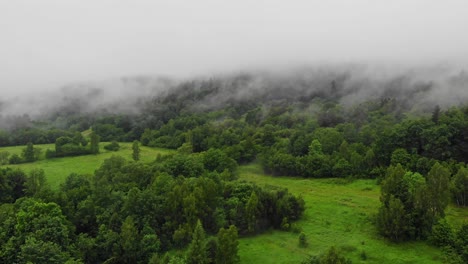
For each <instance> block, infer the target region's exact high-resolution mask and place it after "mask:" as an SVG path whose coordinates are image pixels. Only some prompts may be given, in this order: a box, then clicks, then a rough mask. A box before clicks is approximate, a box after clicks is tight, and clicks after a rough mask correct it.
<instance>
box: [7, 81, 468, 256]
mask: <svg viewBox="0 0 468 264" xmlns="http://www.w3.org/2000/svg"><path fill="white" fill-rule="evenodd" d="M463 76H464V75H463ZM463 76H462V77H463ZM462 77H460V78H462ZM348 78H349V76H347V75H346V74H334V75H326V76H325V77H321V78H319V79H314V78H310V79H297V80H296V79H292V80H291V79H287V78H286V79H281V78H279V79H269V80H268V81H266V82H265V83H263V84H262V85H260V86H261V87H260V88H255V87H254V85H255V84H256V80H257V79H255V78H254V77H253V76H251V75H248V74H241V75H238V76H234V77H229V78H227V77H226V78H224V79H223V78H219V79H206V80H193V81H187V82H183V83H180V84H178V85H176V86H174V87H171V88H169V89H167V90H165V91H163V92H161V93H160V94H159V95H157V96H154V97H151V98H146V99H142V100H141V103H140V104H138V105H135V108H138V111H136V112H132V113H125V112H121V113H109V112H106V111H100V112H86V111H81V110H80V109H81V108H76V109H73V108H60V109H57V110H56V111H55V112H52V113H48V114H47V115H44V116H43V117H42V118H41V119H36V120H32V119H30V118H29V117H28V116H9V117H8V118H6V119H5V118H4V119H3V120H8V122H7V123H8V125H5V126H2V127H5V129H3V130H0V146H17V145H25V147H24V150H23V152H22V153H21V154H19V155H18V154H10V153H8V152H6V151H1V149H0V164H3V165H4V166H2V167H1V169H0V203H1V207H0V219H1V221H0V222H1V226H0V241H1V242H0V246H1V251H0V262H2V263H28V262H32V263H238V262H239V261H240V260H239V256H238V251H237V248H238V238H239V237H248V236H256V235H258V234H261V233H263V232H265V231H268V230H272V229H278V230H290V231H291V230H292V231H294V230H296V231H298V233H299V234H298V241H299V242H298V243H299V246H301V247H307V246H308V242H307V237H306V236H305V234H304V233H301V232H300V228H299V227H298V226H297V225H296V224H295V222H296V221H297V220H299V219H300V218H301V216H302V215H303V213H304V210H305V206H306V204H305V202H304V199H303V198H302V197H300V196H297V195H294V194H292V193H290V192H289V191H288V189H286V188H284V187H281V186H273V185H266V186H260V185H257V184H254V183H252V182H247V181H241V180H238V176H239V174H238V167H239V166H240V165H245V164H250V163H252V162H256V163H259V164H261V167H262V169H263V171H264V172H265V173H266V174H270V175H274V176H277V177H281V176H292V177H298V178H303V179H311V178H339V179H343V180H346V181H353V180H355V179H376V180H377V182H378V183H379V184H380V187H381V198H380V202H381V205H380V208H379V210H378V211H376V212H375V217H374V219H373V224H374V225H375V227H376V230H377V232H378V234H376V235H378V236H380V237H381V239H384V240H388V241H389V242H390V243H401V242H404V241H416V240H417V241H421V240H424V241H427V243H430V244H432V245H435V246H437V247H440V248H442V249H443V251H444V252H445V254H446V256H447V259H448V260H450V261H451V263H466V262H467V261H468V223H467V222H466V220H467V219H464V220H465V222H464V224H462V225H461V226H451V225H450V224H449V223H448V222H447V221H446V220H445V219H444V217H445V213H444V212H445V210H446V208H447V206H448V205H449V204H452V205H454V206H457V207H460V208H466V206H467V205H468V168H467V165H466V163H467V162H468V105H466V104H465V105H464V104H459V105H451V106H448V105H447V106H442V107H440V106H439V105H438V104H437V103H432V102H425V103H423V102H422V101H420V100H418V99H417V98H418V97H419V98H424V97H425V94H426V93H429V92H430V91H431V89H434V88H433V87H432V86H431V82H410V81H408V80H407V79H405V78H397V79H394V80H391V81H388V82H386V83H383V84H380V86H379V87H378V89H380V90H379V91H380V93H379V94H378V96H374V97H367V98H363V99H361V100H356V102H353V103H349V102H347V103H345V101H344V99H345V98H349V97H350V96H351V95H353V94H357V92H358V90H359V86H357V84H356V85H355V86H349V85H346V80H347V79H348ZM463 78H466V77H463ZM362 85H365V84H362ZM263 86H266V87H267V88H265V87H263ZM412 98H416V99H414V100H412ZM11 124H15V125H14V126H12V125H11ZM100 141H102V142H108V143H106V145H105V149H106V150H108V151H117V150H118V149H119V144H118V142H133V144H132V153H133V154H132V160H131V161H129V160H127V159H125V158H123V157H121V156H118V155H115V156H112V157H111V158H109V159H107V160H105V161H104V162H103V163H102V165H101V166H100V167H99V168H97V169H96V171H95V172H94V174H92V175H79V174H75V173H74V174H71V175H63V178H64V179H65V180H64V182H63V184H61V185H60V187H59V188H58V189H54V188H51V187H50V183H48V182H47V180H46V176H45V175H44V171H43V170H41V169H40V168H38V169H35V170H33V171H31V172H24V171H22V170H19V169H14V168H10V167H9V166H8V165H9V164H21V163H30V162H36V161H37V160H38V159H42V158H44V159H50V160H54V159H61V158H64V157H68V156H79V155H100V154H99V153H100V149H99V146H100V145H99V142H100ZM46 143H47V144H55V145H54V146H55V149H54V150H50V149H48V150H47V151H46V152H45V153H41V151H40V150H39V149H37V148H35V145H37V144H46ZM140 144H141V145H142V146H148V147H159V148H166V149H173V150H175V151H174V153H173V154H169V155H161V156H157V157H154V158H153V159H152V160H153V161H152V162H150V163H146V162H142V161H140V155H141V154H140V150H139V149H140ZM465 210H466V209H465ZM365 258H366V257H365V256H363V258H362V259H363V260H365ZM348 262H350V260H349V259H347V258H346V256H345V255H344V254H343V253H342V252H340V251H339V250H337V249H336V248H335V247H331V248H329V250H327V251H326V252H323V253H322V254H321V255H314V256H310V257H308V258H305V259H304V261H303V263H348Z"/></svg>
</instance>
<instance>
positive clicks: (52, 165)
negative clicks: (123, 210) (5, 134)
mask: <svg viewBox="0 0 468 264" xmlns="http://www.w3.org/2000/svg"><path fill="white" fill-rule="evenodd" d="M105 144H107V143H105V142H101V143H100V152H101V153H99V154H98V155H84V156H76V157H65V158H54V159H44V157H43V155H44V153H45V151H46V149H48V148H49V149H52V150H53V149H55V145H54V144H47V145H35V146H34V147H35V148H40V149H42V157H41V159H40V160H38V161H36V162H32V163H23V164H18V165H3V166H2V167H11V168H20V169H22V170H24V171H25V172H29V171H31V170H32V169H35V168H40V169H43V170H44V173H45V175H46V177H47V180H48V182H49V183H50V185H51V187H52V188H54V189H55V188H57V187H58V186H59V185H60V184H61V183H62V182H63V181H64V180H65V178H66V177H67V176H68V175H70V173H72V172H74V173H78V174H93V173H94V171H95V170H96V169H97V168H98V167H99V166H100V165H101V164H102V162H103V161H104V160H105V159H108V158H110V157H112V155H119V156H122V157H124V158H127V159H129V160H131V159H132V143H119V144H120V149H119V151H107V150H105V149H104V145H105ZM24 148H25V146H17V147H2V148H0V151H8V152H9V153H10V155H12V154H18V155H19V154H21V152H22V150H23V149H24ZM172 152H173V151H172V150H168V149H160V148H149V147H144V146H140V160H141V161H143V162H150V161H153V160H155V159H156V156H157V155H158V154H161V155H165V154H169V153H172Z"/></svg>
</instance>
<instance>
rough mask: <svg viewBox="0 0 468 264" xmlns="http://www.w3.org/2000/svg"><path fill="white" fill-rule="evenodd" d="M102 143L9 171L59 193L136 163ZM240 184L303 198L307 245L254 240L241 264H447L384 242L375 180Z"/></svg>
mask: <svg viewBox="0 0 468 264" xmlns="http://www.w3.org/2000/svg"><path fill="white" fill-rule="evenodd" d="M105 144H106V143H101V145H100V150H101V153H100V154H98V155H85V156H77V157H66V158H54V159H45V158H44V156H43V155H44V153H45V150H46V149H48V148H49V149H54V145H53V144H48V145H35V148H41V149H42V157H41V159H40V160H38V161H36V162H33V163H24V164H19V165H4V166H3V167H6V166H8V167H12V168H20V169H22V170H24V171H26V172H29V171H31V170H32V169H35V168H40V169H43V170H44V172H45V175H46V177H47V179H48V181H49V183H50V184H51V186H52V188H57V187H58V186H59V185H60V183H62V182H63V181H64V179H65V178H66V177H67V176H68V175H69V174H70V173H73V172H74V173H78V174H92V173H94V171H95V170H96V169H97V168H98V167H99V166H100V165H101V164H102V162H103V161H104V160H105V159H107V158H110V157H111V156H112V155H120V156H122V157H124V158H126V159H128V160H131V159H132V143H119V144H120V150H119V151H115V152H114V151H107V150H105V149H104V148H103V146H104V145H105ZM22 149H24V146H17V147H2V148H0V151H8V152H9V153H10V154H20V153H21V152H22ZM140 150H141V152H140V153H141V154H140V156H141V161H143V162H151V161H154V159H155V158H156V157H157V156H158V155H166V154H170V153H173V151H172V150H167V149H160V148H149V147H143V146H141V147H140ZM239 175H240V179H239V180H245V181H251V182H255V183H257V184H258V185H275V186H282V187H286V188H288V189H289V191H290V192H292V193H294V194H299V195H301V196H302V197H303V198H304V200H305V202H306V210H305V212H304V215H303V217H302V218H301V220H299V221H298V222H296V223H295V225H296V226H297V227H298V228H299V229H300V230H302V231H303V232H304V233H305V234H306V236H307V241H308V246H307V247H305V248H303V247H300V246H299V244H298V235H299V234H298V233H297V232H296V233H294V232H292V231H289V232H288V231H278V230H271V231H268V232H266V233H262V234H258V235H255V236H250V237H243V238H241V239H240V243H239V255H240V258H241V263H262V264H267V263H296V264H297V263H300V262H301V261H302V260H303V259H304V258H306V257H307V256H308V255H318V254H321V253H323V252H324V251H326V250H327V249H328V248H329V247H330V246H335V247H336V248H337V249H339V250H340V251H341V252H342V253H343V254H344V255H346V257H348V258H350V259H351V260H352V261H353V263H444V262H445V261H444V255H443V253H442V251H441V250H440V249H439V248H436V247H433V246H430V245H428V244H427V242H424V241H419V242H409V243H400V244H395V243H391V242H389V241H387V240H384V239H383V238H382V237H380V236H379V235H378V234H377V232H376V229H375V227H374V225H373V217H374V214H375V213H376V212H377V210H378V207H379V196H380V189H379V186H378V185H377V184H376V181H375V180H354V181H346V180H343V179H303V178H293V177H274V176H268V175H265V174H264V173H263V171H262V169H261V167H260V165H259V164H256V163H254V164H250V165H245V166H240V168H239ZM447 219H448V221H449V222H450V223H451V224H452V225H454V226H458V225H460V224H461V223H463V222H464V221H468V210H466V209H461V208H457V207H454V206H449V208H448V209H447Z"/></svg>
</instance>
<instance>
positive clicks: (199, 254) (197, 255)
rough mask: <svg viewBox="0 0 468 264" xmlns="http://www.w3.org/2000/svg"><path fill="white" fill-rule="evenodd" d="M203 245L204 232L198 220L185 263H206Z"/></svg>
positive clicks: (204, 246)
mask: <svg viewBox="0 0 468 264" xmlns="http://www.w3.org/2000/svg"><path fill="white" fill-rule="evenodd" d="M205 243H206V242H205V230H203V226H202V224H201V222H200V220H198V221H197V224H196V225H195V230H194V231H193V234H192V241H191V242H190V245H189V248H188V252H187V257H186V262H187V263H188V264H206V263H208V256H207V251H206V244H205Z"/></svg>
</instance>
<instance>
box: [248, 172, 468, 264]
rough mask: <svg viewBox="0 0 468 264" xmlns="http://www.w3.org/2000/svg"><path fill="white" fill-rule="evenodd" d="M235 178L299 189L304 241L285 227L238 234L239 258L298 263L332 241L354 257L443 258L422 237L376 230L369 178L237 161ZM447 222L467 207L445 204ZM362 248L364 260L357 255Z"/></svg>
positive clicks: (464, 214) (375, 193) (466, 213)
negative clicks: (303, 173) (271, 172)
mask: <svg viewBox="0 0 468 264" xmlns="http://www.w3.org/2000/svg"><path fill="white" fill-rule="evenodd" d="M240 179H241V180H247V181H251V182H255V183H257V184H259V185H265V184H268V185H277V186H283V187H286V188H288V189H289V191H290V192H292V193H294V194H299V195H302V197H303V198H304V200H305V202H306V210H305V212H304V215H303V217H302V219H301V220H300V221H298V222H297V224H298V225H299V226H300V227H301V228H302V230H303V232H304V233H305V234H306V236H307V239H308V241H309V246H308V247H307V248H305V249H304V248H300V247H299V246H298V234H294V233H292V232H284V231H276V230H274V231H269V232H267V233H264V234H261V235H257V236H253V237H247V238H242V239H240V245H239V254H240V257H241V262H242V263H262V264H263V263H265V264H266V263H300V262H301V261H302V260H303V259H304V258H305V257H306V256H307V255H308V254H310V255H318V254H320V253H323V252H324V251H325V250H327V249H328V248H329V247H330V246H336V247H337V248H338V249H340V250H341V251H342V252H343V253H344V254H345V255H346V257H348V258H351V259H352V261H353V263H443V262H444V258H443V254H442V253H441V251H440V250H439V249H437V248H435V247H432V246H429V245H427V244H426V243H425V242H411V243H402V244H394V243H390V242H388V241H386V240H384V239H382V238H381V237H379V236H378V235H377V233H376V230H375V227H374V225H373V223H372V218H373V215H374V214H375V213H376V212H377V210H378V207H379V195H380V189H379V186H378V185H376V183H375V181H374V180H356V181H353V182H351V183H344V182H340V181H337V180H334V179H301V178H292V177H273V176H266V175H264V174H263V172H262V169H261V168H260V166H259V165H258V164H251V165H247V166H241V167H240ZM448 216H449V217H448V218H449V221H451V222H456V223H460V222H461V221H463V220H465V221H466V220H468V210H467V209H455V208H453V207H450V208H449V209H448ZM362 251H365V253H366V255H367V260H366V261H364V260H362V259H361V257H360V254H361V252H362Z"/></svg>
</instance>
